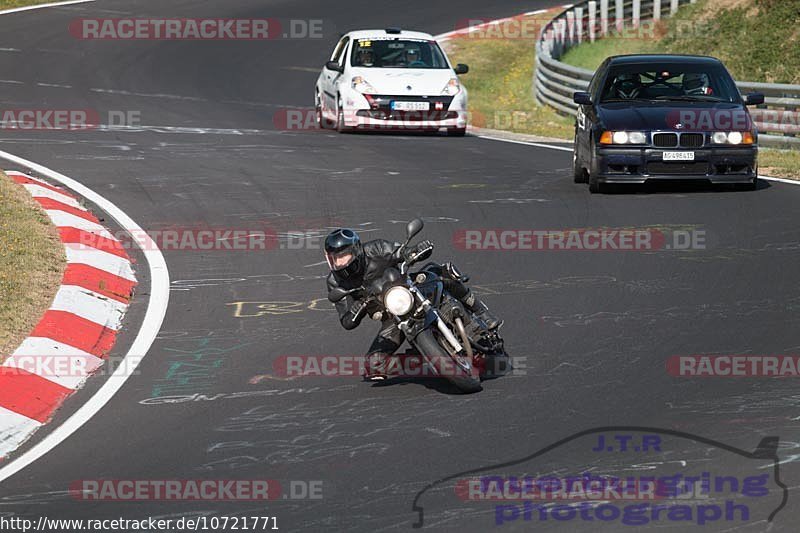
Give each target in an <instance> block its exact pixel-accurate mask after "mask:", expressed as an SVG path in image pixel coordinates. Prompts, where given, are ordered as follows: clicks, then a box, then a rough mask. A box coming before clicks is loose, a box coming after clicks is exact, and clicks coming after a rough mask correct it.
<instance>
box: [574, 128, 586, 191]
mask: <svg viewBox="0 0 800 533" xmlns="http://www.w3.org/2000/svg"><path fill="white" fill-rule="evenodd" d="M572 180H573V181H574V182H575V183H586V173H585V172H584V171H583V167H582V166H581V164H580V161H579V160H578V136H577V135H576V136H575V141H574V144H573V148H572Z"/></svg>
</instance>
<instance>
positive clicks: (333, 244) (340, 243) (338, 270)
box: [325, 228, 365, 279]
mask: <svg viewBox="0 0 800 533" xmlns="http://www.w3.org/2000/svg"><path fill="white" fill-rule="evenodd" d="M325 259H326V260H327V261H328V266H329V267H330V268H331V271H332V272H333V273H334V275H335V276H337V277H339V278H341V279H348V278H352V277H353V276H357V275H358V274H361V273H362V272H364V263H365V261H364V246H363V245H362V244H361V239H360V238H359V236H358V233H356V232H355V231H353V230H351V229H347V228H343V229H337V230H335V231H332V232H331V233H330V234H328V236H327V237H326V238H325Z"/></svg>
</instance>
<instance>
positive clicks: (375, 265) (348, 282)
mask: <svg viewBox="0 0 800 533" xmlns="http://www.w3.org/2000/svg"><path fill="white" fill-rule="evenodd" d="M399 247H400V244H399V243H396V242H390V241H386V240H384V239H375V240H374V241H368V242H365V243H364V255H365V256H366V257H365V259H366V264H365V267H364V274H363V275H362V276H361V277H360V278H358V279H343V280H339V279H336V276H335V275H334V273H333V272H331V273H330V274H329V275H328V280H327V282H328V292H330V291H331V289H333V288H335V287H341V288H342V289H345V290H350V289H354V288H356V287H360V286H361V285H365V286H366V285H368V284H369V283H370V282H371V281H373V280H375V279H378V278H380V277H381V276H382V275H383V272H384V270H386V269H387V268H389V267H394V266H397V265H398V264H400V263H401V262H402V261H403V258H402V257H401V256H399V255H398V254H397V249H398V248H399ZM365 297H366V296H365ZM365 297H364V298H365ZM364 298H358V297H353V296H352V295H351V296H346V297H345V298H343V299H342V300H339V301H338V302H336V304H335V305H336V311H337V312H338V313H339V321H340V322H341V323H342V327H343V328H344V329H355V328H356V327H358V325H359V324H360V323H361V320H362V319H363V318H364V316H366V314H367V313H369V312H370V310H369V309H367V308H365V306H364Z"/></svg>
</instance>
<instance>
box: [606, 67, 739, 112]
mask: <svg viewBox="0 0 800 533" xmlns="http://www.w3.org/2000/svg"><path fill="white" fill-rule="evenodd" d="M656 68H657V70H656ZM739 99H740V97H739V92H738V90H737V89H736V85H735V83H734V82H733V79H732V78H731V77H730V75H729V74H728V72H727V71H726V70H725V68H724V67H722V66H721V65H715V64H685V63H684V64H681V63H673V64H670V63H661V64H658V65H654V64H643V63H640V64H630V65H619V66H616V67H612V68H611V69H609V72H608V76H607V77H606V82H605V86H604V87H603V91H602V93H601V98H600V101H601V102H615V101H631V100H648V101H652V100H656V101H664V100H666V101H669V100H674V101H680V102H695V101H696V102H738V101H739Z"/></svg>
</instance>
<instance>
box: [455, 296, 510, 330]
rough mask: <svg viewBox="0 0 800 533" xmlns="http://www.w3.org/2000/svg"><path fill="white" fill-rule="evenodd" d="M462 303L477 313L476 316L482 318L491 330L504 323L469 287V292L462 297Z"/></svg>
mask: <svg viewBox="0 0 800 533" xmlns="http://www.w3.org/2000/svg"><path fill="white" fill-rule="evenodd" d="M461 303H463V304H464V305H465V306H466V307H467V309H469V310H470V311H471V312H473V313H475V316H477V317H478V318H479V319H481V320H482V321H483V323H484V324H486V327H487V329H489V330H490V331H491V330H494V329H497V328H499V327H500V326H502V325H503V321H502V320H500V319H499V318H497V317H496V316H494V315H493V314H492V313H491V312H490V311H489V308H488V307H487V306H486V304H485V303H483V302H482V301H481V300H479V299H478V297H477V296H475V295H474V294H473V293H472V291H471V290H469V289H467V294H466V295H465V296H464V298H462V299H461Z"/></svg>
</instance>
